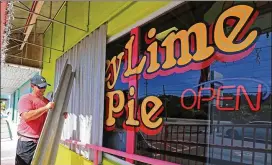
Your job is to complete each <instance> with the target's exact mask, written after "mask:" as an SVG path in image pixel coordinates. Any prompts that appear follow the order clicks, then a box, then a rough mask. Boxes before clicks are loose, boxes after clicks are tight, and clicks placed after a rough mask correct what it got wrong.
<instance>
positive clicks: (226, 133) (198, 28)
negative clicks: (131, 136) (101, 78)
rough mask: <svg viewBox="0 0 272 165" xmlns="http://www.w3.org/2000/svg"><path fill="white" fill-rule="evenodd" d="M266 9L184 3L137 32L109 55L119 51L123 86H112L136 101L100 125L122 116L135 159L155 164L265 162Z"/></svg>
mask: <svg viewBox="0 0 272 165" xmlns="http://www.w3.org/2000/svg"><path fill="white" fill-rule="evenodd" d="M271 11H272V7H271V3H268V2H259V1H258V2H236V1H235V2H231V1H228V2H222V1H220V2H205V3H204V2H185V3H182V4H181V5H180V6H177V7H176V8H175V9H173V10H171V11H169V12H167V13H166V14H164V15H162V16H160V17H159V18H157V19H155V20H153V21H151V22H149V23H147V24H145V25H143V26H141V27H138V28H137V30H139V33H132V34H131V35H130V36H127V38H126V41H125V42H124V43H122V44H121V45H123V48H125V47H126V49H125V50H119V52H114V51H111V52H110V53H113V52H114V53H113V54H114V55H115V56H116V58H117V55H118V54H120V53H121V52H122V51H123V52H124V58H125V60H123V62H124V68H122V67H121V69H124V70H123V71H120V72H119V73H120V74H119V75H121V76H122V78H123V80H124V79H126V80H128V82H126V85H125V86H126V88H119V87H121V86H120V85H121V82H123V83H124V82H125V81H123V80H122V78H121V82H120V85H118V83H119V79H118V80H117V83H116V87H118V86H119V87H118V88H119V89H121V90H124V89H125V90H127V93H126V95H130V96H132V95H133V96H136V98H137V100H131V99H128V98H130V97H127V100H126V102H127V104H122V105H124V108H122V107H119V106H118V105H120V102H118V103H119V104H116V105H115V106H112V108H111V110H110V111H109V113H106V114H110V117H106V119H108V120H107V121H106V123H107V124H106V125H107V126H110V125H111V123H115V122H114V121H115V119H116V123H118V122H117V120H120V118H119V116H118V113H119V112H124V113H125V114H126V116H125V118H124V121H123V127H122V128H124V126H125V130H127V127H128V125H129V128H130V129H129V130H130V131H131V130H133V131H135V135H136V144H137V145H136V148H135V153H137V154H140V155H144V156H148V157H152V158H155V159H160V160H165V161H169V162H175V163H178V164H184V165H193V164H254V165H255V164H258V165H265V164H271V141H272V140H271V115H272V114H271V106H272V103H271V74H272V73H271V60H272V59H271V46H272V41H271V35H272V33H271V30H272V26H271ZM137 30H136V31H137ZM138 38H139V41H138V40H137V39H138ZM135 45H137V46H136V47H135ZM138 46H139V48H138ZM113 47H114V48H115V47H117V46H113ZM107 51H108V50H107ZM132 52H133V53H132ZM135 52H136V53H135ZM118 56H119V55H118ZM135 56H137V57H138V58H135ZM111 59H113V57H112V56H111ZM133 59H137V63H136V64H135V63H134V64H132V63H133V62H132V61H133ZM117 61H118V60H117ZM117 63H118V62H117ZM117 68H118V67H117ZM112 73H114V72H112ZM135 76H136V77H135ZM130 77H134V78H132V79H131V78H130ZM106 79H107V75H106ZM132 81H133V84H136V85H135V86H134V88H132V87H131V86H130V85H129V82H132ZM135 82H137V83H135ZM118 88H116V89H118ZM123 93H125V92H123ZM115 94H116V97H119V98H120V96H122V93H116V92H115ZM134 103H135V105H134ZM124 109H125V110H124ZM114 113H117V114H114ZM124 123H126V124H127V125H126V124H124ZM131 128H133V129H131ZM131 142H132V143H135V141H131ZM127 143H130V142H127ZM136 163H137V164H138V162H136Z"/></svg>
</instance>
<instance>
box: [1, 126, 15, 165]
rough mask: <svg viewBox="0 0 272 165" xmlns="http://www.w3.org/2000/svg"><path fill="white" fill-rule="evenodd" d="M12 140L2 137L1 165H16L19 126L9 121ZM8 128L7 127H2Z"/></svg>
mask: <svg viewBox="0 0 272 165" xmlns="http://www.w3.org/2000/svg"><path fill="white" fill-rule="evenodd" d="M9 124H10V128H11V132H12V140H11V139H10V138H5V139H2V137H1V165H14V164H15V155H16V145H17V133H16V131H17V125H16V124H15V123H13V122H12V121H9ZM2 127H6V125H1V130H3V129H2Z"/></svg>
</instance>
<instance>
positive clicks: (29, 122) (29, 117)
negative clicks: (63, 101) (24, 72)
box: [15, 75, 54, 165]
mask: <svg viewBox="0 0 272 165" xmlns="http://www.w3.org/2000/svg"><path fill="white" fill-rule="evenodd" d="M47 86H50V84H48V83H47V82H46V80H45V78H44V77H42V76H40V75H36V76H34V77H33V78H32V79H31V88H32V90H33V92H32V93H31V94H26V95H24V96H22V97H21V98H20V100H19V103H18V109H19V115H20V118H21V119H20V123H19V125H18V143H17V150H16V158H15V164H16V165H30V164H31V161H32V158H33V155H34V152H35V149H36V147H37V142H38V140H39V137H40V135H41V131H42V128H43V125H44V122H45V119H46V116H47V112H48V111H49V110H52V109H53V108H54V102H50V101H49V100H47V99H46V98H45V97H44V96H43V95H44V92H45V89H46V87H47Z"/></svg>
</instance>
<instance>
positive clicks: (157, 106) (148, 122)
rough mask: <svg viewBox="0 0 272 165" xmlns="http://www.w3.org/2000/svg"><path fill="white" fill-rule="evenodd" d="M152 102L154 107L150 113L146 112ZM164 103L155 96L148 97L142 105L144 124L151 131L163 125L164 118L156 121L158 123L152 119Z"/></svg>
mask: <svg viewBox="0 0 272 165" xmlns="http://www.w3.org/2000/svg"><path fill="white" fill-rule="evenodd" d="M149 102H152V103H153V104H154V107H152V108H151V110H150V112H149V113H147V112H146V107H147V103H149ZM161 106H162V102H161V100H160V99H159V98H157V97H155V96H148V97H146V98H145V99H144V100H143V102H142V105H141V119H142V122H143V124H144V125H145V126H146V127H147V128H150V129H154V128H158V127H159V126H160V125H161V124H162V118H161V117H160V118H158V119H156V121H151V118H152V116H153V115H155V113H156V112H157V111H158V110H159V109H160V108H161Z"/></svg>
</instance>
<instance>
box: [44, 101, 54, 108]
mask: <svg viewBox="0 0 272 165" xmlns="http://www.w3.org/2000/svg"><path fill="white" fill-rule="evenodd" d="M54 107H55V103H54V102H49V103H48V104H47V105H46V106H45V108H46V109H48V110H49V109H51V110H52V109H53V108H54Z"/></svg>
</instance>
